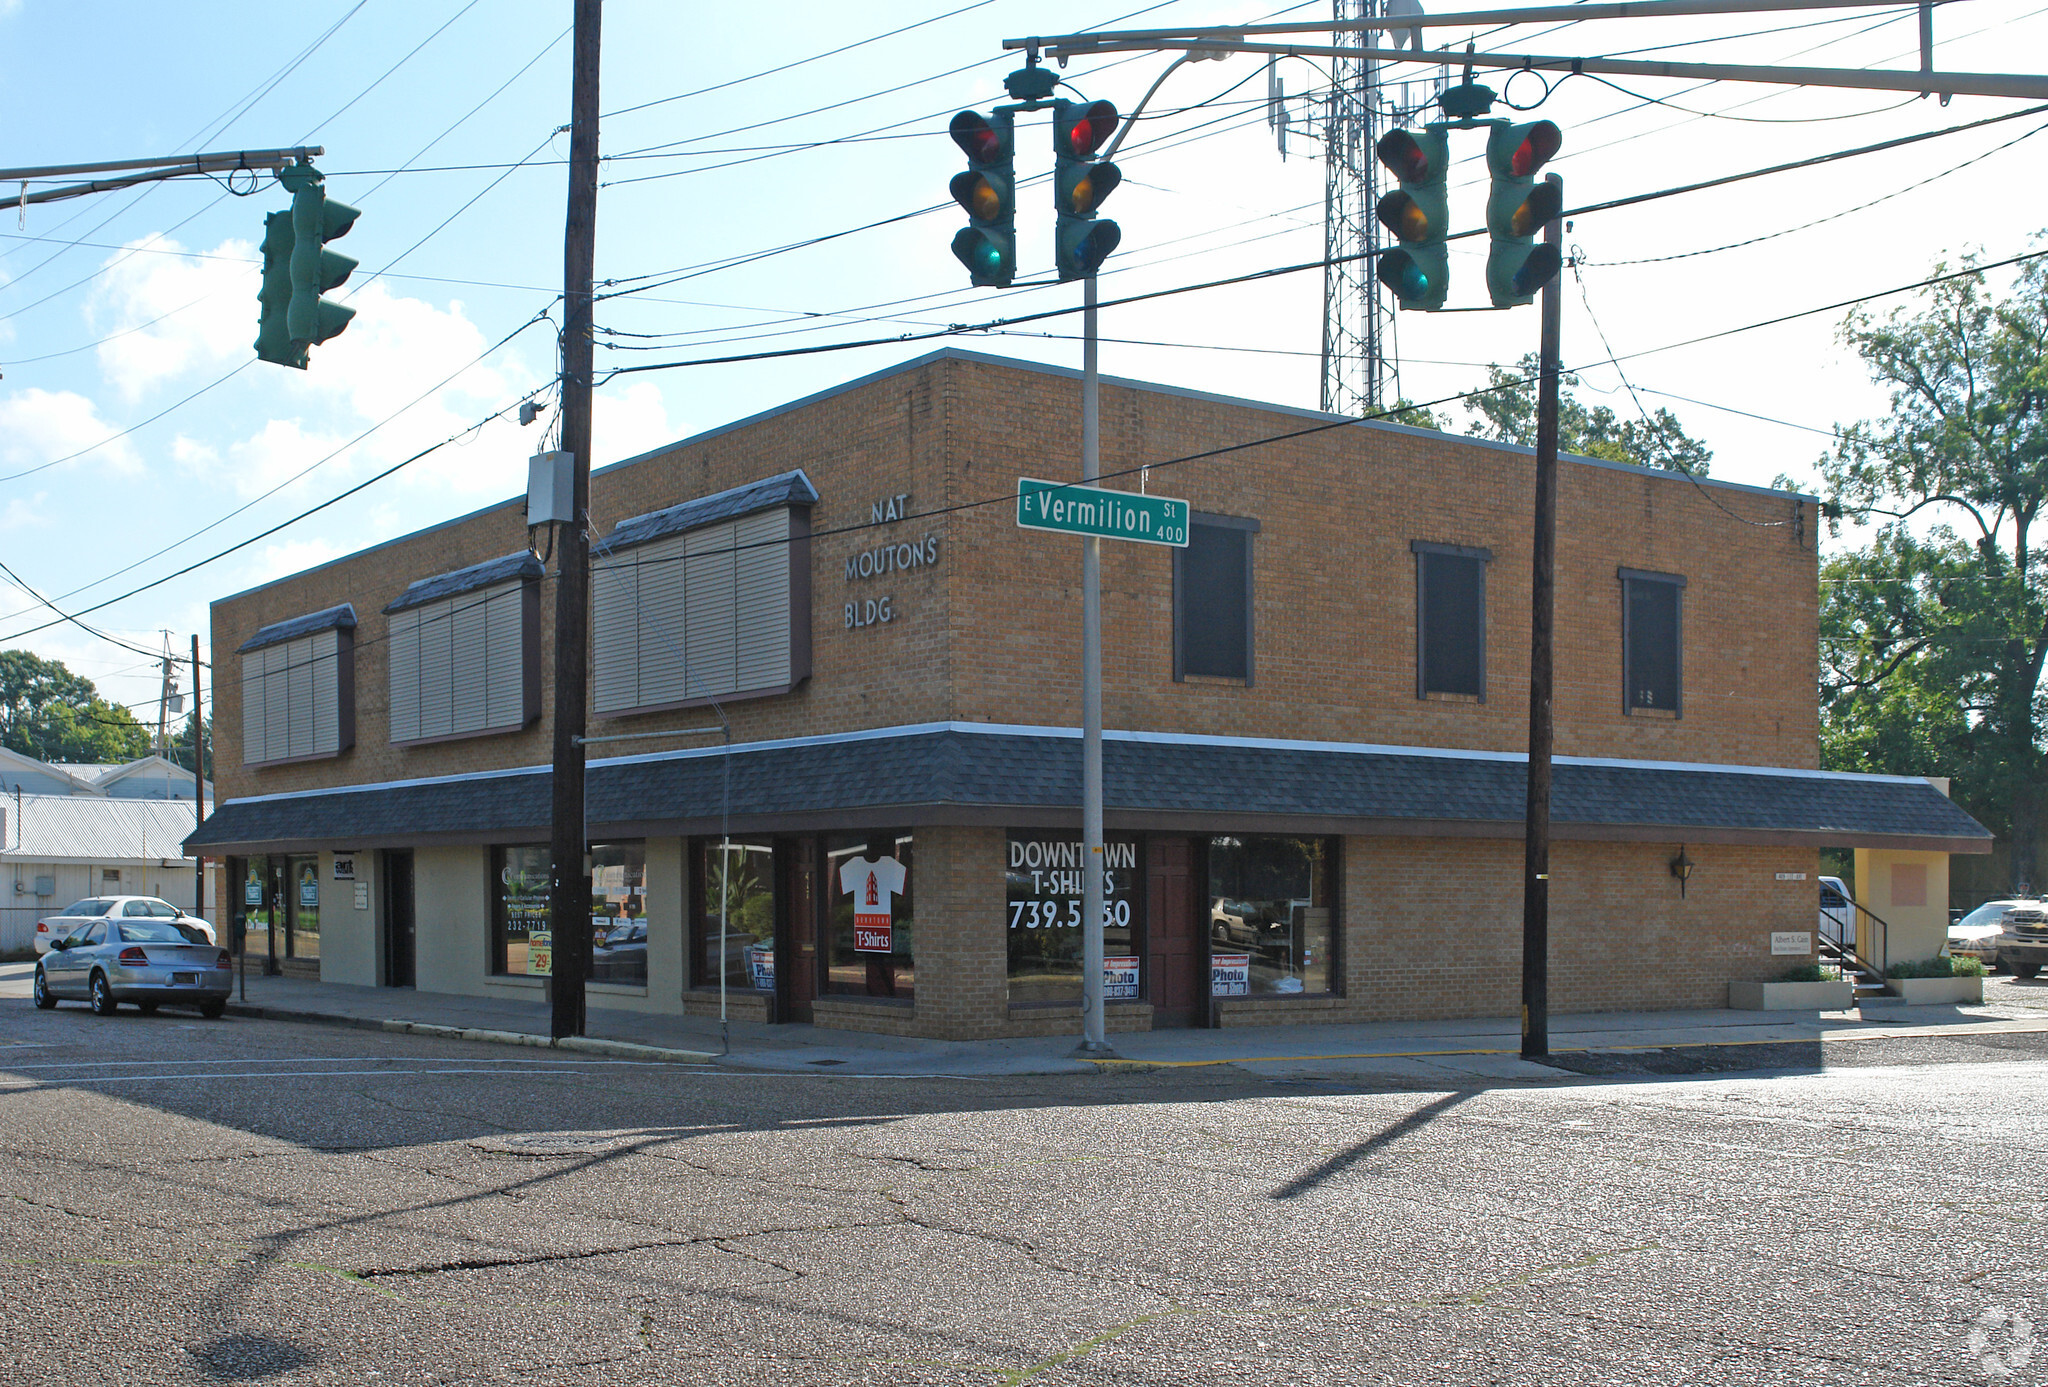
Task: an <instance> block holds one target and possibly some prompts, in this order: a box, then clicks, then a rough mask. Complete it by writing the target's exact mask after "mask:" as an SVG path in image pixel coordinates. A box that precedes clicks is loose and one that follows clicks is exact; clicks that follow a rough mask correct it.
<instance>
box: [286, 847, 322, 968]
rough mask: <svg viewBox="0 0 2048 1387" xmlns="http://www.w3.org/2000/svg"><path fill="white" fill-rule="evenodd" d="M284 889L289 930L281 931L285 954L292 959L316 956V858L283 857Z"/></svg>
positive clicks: (318, 940)
mask: <svg viewBox="0 0 2048 1387" xmlns="http://www.w3.org/2000/svg"><path fill="white" fill-rule="evenodd" d="M284 875H285V883H286V884H285V890H286V891H287V892H289V893H290V894H289V895H288V897H287V904H288V914H287V917H286V918H287V919H289V920H290V921H291V928H290V929H289V930H287V931H286V932H285V953H286V954H288V955H290V956H291V957H293V958H318V957H320V859H319V858H317V857H287V858H286V859H285V874H284Z"/></svg>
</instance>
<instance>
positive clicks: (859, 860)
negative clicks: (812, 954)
mask: <svg viewBox="0 0 2048 1387" xmlns="http://www.w3.org/2000/svg"><path fill="white" fill-rule="evenodd" d="M910 848H911V844H910V834H909V832H908V831H907V830H905V831H902V832H898V833H886V832H884V833H873V834H861V833H835V834H832V835H830V836H829V837H827V838H826V839H825V899H826V900H828V901H830V902H831V903H832V908H831V910H830V912H829V914H828V920H829V923H828V925H827V928H826V935H827V941H828V944H827V948H828V958H829V962H828V968H829V970H830V971H829V972H828V974H827V981H826V990H827V991H829V992H837V993H843V994H851V995H854V996H864V997H902V998H907V997H910V996H912V995H914V990H915V986H916V982H917V970H916V965H915V961H914V960H915V950H914V948H913V937H914V934H915V932H916V907H915V897H914V896H913V894H912V891H911V878H912V872H911V850H910Z"/></svg>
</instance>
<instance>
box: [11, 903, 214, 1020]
mask: <svg viewBox="0 0 2048 1387" xmlns="http://www.w3.org/2000/svg"><path fill="white" fill-rule="evenodd" d="M234 966H235V958H234V955H233V954H230V953H229V952H228V951H227V950H225V949H223V948H220V947H219V946H217V945H214V944H210V943H208V942H207V941H206V936H205V935H204V934H203V933H201V932H200V931H199V930H198V929H195V928H193V927H191V926H189V925H186V924H184V923H182V922H181V921H177V920H155V919H136V920H130V919H118V918H116V919H104V920H93V921H90V922H89V923H87V924H83V925H80V926H79V927H78V928H77V929H75V930H73V931H72V932H71V933H70V934H67V935H66V936H64V938H62V939H60V940H58V941H56V942H55V943H54V944H52V945H51V946H50V951H49V952H48V953H46V954H44V955H43V956H42V958H40V959H38V960H37V962H36V980H35V999H36V1005H37V1006H38V1007H41V1008H42V1009H43V1010H45V1011H48V1010H49V1009H50V1008H51V1007H54V1006H56V1005H57V1003H58V1002H59V1001H60V1000H62V999H64V998H73V999H76V1000H78V1001H84V1002H90V1003H92V1009H93V1011H94V1012H95V1013H96V1014H97V1015H100V1016H111V1015H113V1014H114V1011H115V1010H116V1009H117V1008H118V1007H119V1006H120V1005H121V1003H123V1002H133V1003H135V1005H136V1006H137V1008H139V1009H140V1010H142V1011H144V1012H152V1011H155V1010H156V1009H157V1007H158V1006H160V1005H162V1004H163V1003H165V1002H172V1003H179V1004H183V1005H185V1006H197V1007H198V1008H199V1014H200V1015H201V1016H204V1017H206V1018H208V1019H209V1020H210V1019H212V1018H214V1017H217V1016H219V1015H220V1014H221V1013H222V1012H224V1011H226V1010H227V1007H228V994H229V992H230V991H231V990H232V988H233V985H234V976H235V974H234Z"/></svg>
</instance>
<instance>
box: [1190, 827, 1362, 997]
mask: <svg viewBox="0 0 2048 1387" xmlns="http://www.w3.org/2000/svg"><path fill="white" fill-rule="evenodd" d="M1335 861H1336V851H1335V846H1334V841H1333V840H1331V839H1327V838H1282V837H1279V836H1275V835H1265V834H1246V835H1242V836H1234V835H1222V836H1217V837H1214V838H1211V839H1210V840H1209V895H1208V902H1209V976H1210V993H1211V995H1213V996H1217V997H1242V996H1258V995H1261V994H1287V993H1303V992H1328V991H1329V990H1330V977H1331V972H1330V969H1331V962H1332V960H1331V957H1330V947H1331V925H1330V916H1331V910H1330V901H1331V895H1332V881H1331V874H1332V873H1331V868H1332V865H1333V864H1334V863H1335Z"/></svg>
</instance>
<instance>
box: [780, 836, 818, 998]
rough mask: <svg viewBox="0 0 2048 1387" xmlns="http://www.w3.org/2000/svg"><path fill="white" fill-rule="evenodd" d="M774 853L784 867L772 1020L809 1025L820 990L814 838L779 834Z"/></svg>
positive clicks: (816, 872)
mask: <svg viewBox="0 0 2048 1387" xmlns="http://www.w3.org/2000/svg"><path fill="white" fill-rule="evenodd" d="M775 856H776V860H777V862H778V863H779V864H780V867H781V871H782V890H781V891H779V892H778V893H777V894H778V896H779V897H780V905H781V909H780V914H781V919H780V921H779V922H778V923H779V924H780V926H781V930H780V933H781V936H782V938H781V941H780V942H781V949H780V951H779V952H780V953H781V955H782V962H781V964H780V965H779V966H778V967H777V968H776V970H775V976H776V981H777V987H776V997H775V1019H776V1020H778V1021H798V1022H803V1023H806V1024H808V1023H809V1022H810V1020H811V1002H812V999H814V998H815V997H816V996H817V995H818V900H817V879H818V843H817V840H816V839H814V838H787V839H783V840H782V841H780V842H778V843H776V845H775Z"/></svg>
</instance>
